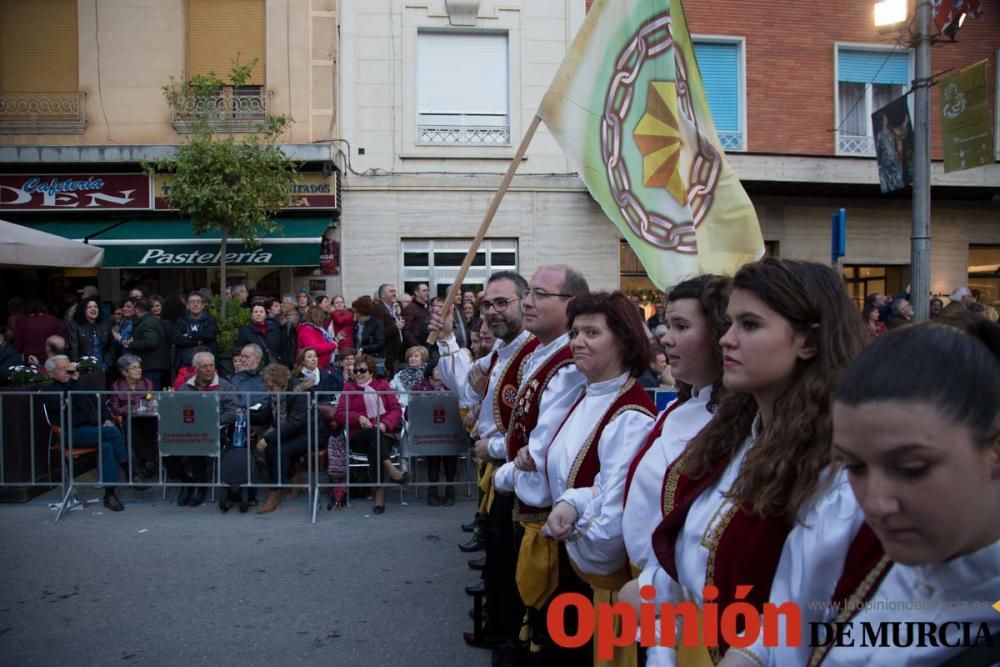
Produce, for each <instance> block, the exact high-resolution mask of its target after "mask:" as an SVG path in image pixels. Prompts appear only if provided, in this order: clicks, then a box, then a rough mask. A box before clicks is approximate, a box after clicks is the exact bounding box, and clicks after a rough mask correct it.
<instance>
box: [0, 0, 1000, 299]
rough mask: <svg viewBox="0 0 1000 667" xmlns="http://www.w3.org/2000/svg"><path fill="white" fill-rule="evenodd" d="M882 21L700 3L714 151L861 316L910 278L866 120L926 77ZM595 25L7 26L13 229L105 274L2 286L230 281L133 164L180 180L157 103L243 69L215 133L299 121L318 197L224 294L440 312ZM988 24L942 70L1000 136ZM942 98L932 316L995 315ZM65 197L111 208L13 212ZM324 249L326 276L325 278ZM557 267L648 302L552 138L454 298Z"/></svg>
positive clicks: (296, 13) (12, 9)
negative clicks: (380, 294)
mask: <svg viewBox="0 0 1000 667" xmlns="http://www.w3.org/2000/svg"><path fill="white" fill-rule="evenodd" d="M872 4H873V2H872V1H871V0H847V1H846V2H842V3H835V4H832V5H831V4H828V3H827V4H824V3H820V2H798V3H779V4H777V5H776V4H775V3H770V2H767V3H766V2H764V1H763V0H739V1H737V0H717V1H712V2H709V1H708V0H688V2H687V3H686V11H687V16H688V21H689V24H690V27H691V32H692V35H693V39H694V42H695V49H696V52H697V55H698V59H699V66H700V69H701V71H702V75H703V78H704V80H705V85H706V91H707V95H708V98H709V103H710V105H711V107H712V110H713V116H714V118H715V123H716V125H717V127H718V129H719V134H720V140H721V141H722V143H723V145H724V146H725V147H726V148H727V152H728V153H729V159H730V162H731V164H732V165H733V167H734V169H735V170H736V172H737V174H738V175H739V176H740V178H741V179H742V180H743V182H744V185H745V187H746V189H747V191H748V192H749V194H750V196H751V199H752V201H753V203H754V206H755V207H756V210H757V213H758V217H759V219H760V222H761V226H762V230H763V234H764V238H765V240H766V242H767V248H768V251H769V252H770V253H772V254H777V255H780V256H783V257H789V258H802V259H811V260H816V261H830V256H829V255H830V250H829V248H830V216H831V213H832V212H834V211H836V210H838V209H840V208H845V209H846V211H847V227H848V232H847V255H846V257H845V258H844V267H845V277H846V278H847V280H848V283H849V285H850V286H851V289H852V291H853V293H854V294H855V296H856V297H858V298H859V299H860V298H862V297H863V295H864V294H866V293H870V292H873V291H880V292H890V293H898V292H900V291H902V290H903V289H904V288H905V287H906V285H907V283H908V276H909V266H908V265H909V254H910V250H909V248H910V224H911V223H910V221H911V205H910V197H909V191H908V190H904V191H902V192H899V193H896V194H893V195H881V194H880V193H879V185H878V184H879V180H878V173H877V168H876V163H875V159H874V142H873V137H872V129H871V122H870V116H869V114H870V113H871V112H873V111H874V110H875V109H877V108H878V107H880V106H881V105H882V104H884V103H885V102H887V101H888V100H891V99H893V98H894V97H897V96H898V95H901V94H902V93H904V92H905V91H906V90H908V89H909V82H910V80H912V78H913V55H912V52H911V51H910V50H909V49H908V48H907V47H906V46H905V44H901V45H897V43H896V38H897V37H898V35H897V36H892V35H886V34H880V33H879V32H878V31H877V30H876V29H875V28H874V27H873V26H872V20H871V17H872ZM588 5H589V2H588V0H543V1H538V0H505V1H504V2H498V1H496V0H419V1H412V0H407V1H405V2H404V1H403V0H141V1H140V0H51V1H50V2H46V3H36V2H28V1H27V0H0V17H2V18H3V20H2V21H0V217H2V218H4V219H8V220H12V221H14V222H19V223H22V224H26V225H31V226H38V227H41V228H46V229H48V230H50V231H53V232H55V233H60V234H63V235H66V236H69V237H72V238H85V239H88V241H89V242H93V243H95V244H98V245H103V246H104V247H105V248H106V254H107V256H108V258H109V260H111V261H110V262H109V263H106V267H107V268H105V269H103V270H101V271H100V272H99V273H98V274H97V275H94V274H92V273H87V272H84V273H82V274H81V273H79V272H61V273H60V272H36V274H35V277H34V278H32V277H31V275H30V272H29V274H25V275H26V277H24V278H19V279H18V280H22V281H28V282H29V283H31V281H32V280H33V281H34V282H33V283H31V284H24V283H23V282H22V283H21V284H18V283H17V281H13V282H11V281H10V280H7V281H3V282H5V283H7V285H8V286H7V287H6V288H5V289H10V290H15V291H16V290H20V291H22V292H23V291H24V290H26V289H28V290H29V291H30V289H35V290H49V291H50V292H51V291H59V290H64V289H66V288H68V287H70V286H72V287H77V286H80V285H81V284H89V283H91V282H93V281H94V280H95V279H97V280H99V282H100V287H101V291H102V294H104V295H106V296H107V297H108V298H118V297H119V296H120V295H121V293H122V290H124V289H127V288H128V287H130V286H132V285H133V284H144V285H145V286H147V287H148V288H150V289H153V290H155V291H160V292H165V293H167V292H171V291H176V290H179V289H184V288H188V287H194V286H201V285H203V284H206V283H208V284H210V283H212V281H213V280H217V277H216V273H215V272H214V271H213V270H212V269H210V268H207V267H208V265H210V264H211V262H212V259H213V258H212V253H211V252H209V250H210V248H211V247H212V246H213V244H214V243H215V241H214V240H213V239H211V238H196V237H194V236H193V235H192V234H191V233H190V225H189V224H187V223H186V221H184V220H182V219H179V218H178V217H177V216H176V214H172V213H171V212H170V211H168V210H163V206H162V199H163V198H162V194H163V188H164V187H165V186H166V187H169V184H168V183H163V182H154V181H152V180H147V181H145V185H143V183H144V181H143V180H142V179H143V178H147V179H148V177H145V176H144V174H143V170H142V162H143V161H144V160H150V159H156V158H157V157H161V156H163V155H165V154H169V153H170V152H171V151H172V150H173V149H174V147H175V146H176V145H177V144H179V143H181V142H183V140H184V137H185V136H186V133H187V132H188V131H189V130H190V122H189V121H190V118H189V117H186V116H185V114H184V112H183V108H181V110H180V111H178V109H177V108H176V107H175V108H173V109H172V108H171V106H170V105H169V104H168V103H167V100H166V98H165V96H164V91H163V87H164V86H169V85H171V82H172V80H173V81H183V80H187V79H190V78H191V77H194V76H197V75H205V74H207V73H208V72H210V71H211V72H215V73H216V74H222V73H224V72H226V71H227V70H228V68H229V67H230V66H231V63H232V60H233V59H234V58H236V57H237V54H238V57H239V62H241V63H245V64H246V63H251V62H252V63H254V64H253V67H252V68H251V70H250V73H249V76H248V78H247V80H245V81H242V82H241V83H240V85H233V86H224V87H222V88H220V89H219V90H218V92H217V94H216V99H217V103H218V105H219V106H218V112H219V116H218V118H217V120H218V129H219V130H220V131H222V132H232V133H234V136H237V137H238V136H239V134H240V132H241V131H242V129H243V128H245V127H246V125H247V124H248V123H249V122H251V121H253V120H257V119H259V118H260V117H262V116H265V115H269V114H270V115H274V114H284V115H288V116H290V117H291V118H292V119H293V120H294V123H293V124H292V125H291V127H290V129H289V130H288V132H287V133H286V135H284V136H283V137H282V138H281V141H282V143H283V148H284V150H285V151H286V152H287V153H288V154H289V155H291V156H293V157H294V158H296V159H297V160H299V161H300V162H301V163H302V167H301V171H302V173H303V175H304V178H303V181H304V185H303V187H304V190H303V192H302V196H301V197H298V198H297V201H298V203H299V206H297V207H296V208H295V209H294V210H289V211H286V212H285V213H283V214H282V216H281V218H282V224H283V226H284V227H285V234H284V236H282V237H280V238H275V239H265V247H266V248H268V249H269V250H270V251H269V252H268V253H266V254H268V255H269V257H268V260H267V261H266V262H263V263H261V264H254V261H256V260H255V259H254V258H252V257H250V253H240V252H235V253H234V254H235V255H236V259H237V260H240V259H241V257H240V256H241V255H244V256H245V257H243V258H242V259H245V260H246V264H245V265H243V266H239V262H237V264H238V265H237V266H236V267H235V268H236V271H235V279H245V280H247V281H248V282H249V283H250V284H251V287H258V288H259V290H260V291H262V292H267V293H271V294H277V293H279V292H280V291H286V290H288V289H291V288H295V287H306V288H309V289H311V290H313V291H325V292H327V293H343V294H344V295H346V296H347V297H348V299H350V298H353V297H356V296H358V295H360V294H370V293H372V292H373V291H374V289H375V288H376V287H377V286H378V285H379V284H381V283H383V282H392V283H396V284H399V285H400V286H401V287H405V288H408V287H412V286H414V285H416V284H417V283H419V282H429V283H430V284H431V286H432V291H434V292H436V293H443V292H444V290H445V289H446V288H447V286H448V285H449V284H450V283H451V282H453V279H454V276H455V275H456V273H457V270H458V267H459V265H460V264H461V261H462V259H463V257H464V254H465V252H466V251H467V249H468V247H469V244H470V242H471V239H472V238H473V236H474V235H475V232H476V229H477V228H478V226H479V223H480V221H481V220H482V217H483V215H484V213H485V211H486V209H487V207H488V205H489V203H490V200H491V198H492V197H493V194H494V192H495V191H496V189H497V186H498V185H499V183H500V180H501V176H502V174H503V172H504V171H505V170H506V168H507V166H508V164H509V161H510V160H511V158H512V157H513V155H514V153H515V150H516V148H517V146H518V143H519V141H520V139H521V137H522V136H523V134H524V132H525V130H526V128H527V127H528V124H529V123H530V121H531V119H532V117H533V116H534V114H535V111H536V109H537V108H538V105H539V103H540V101H541V99H542V97H543V95H544V93H545V91H546V89H547V88H548V86H549V84H550V82H551V80H552V77H553V75H554V74H555V72H556V70H557V68H558V66H559V64H560V62H561V61H562V59H563V56H564V55H565V53H566V50H567V48H568V47H569V44H570V43H571V42H572V39H573V37H574V35H575V34H576V32H577V30H578V29H579V27H580V25H581V24H582V22H583V20H584V18H585V16H586V12H587V9H588ZM984 6H985V11H986V16H985V18H984V19H982V20H969V21H967V22H966V23H965V24H964V26H963V27H962V29H961V31H960V32H959V40H958V42H957V43H940V44H938V45H936V46H935V48H934V49H933V56H932V58H933V60H932V70H933V71H934V72H935V73H941V72H947V71H950V70H952V69H955V68H960V67H964V66H967V65H970V64H972V63H974V62H976V61H978V60H981V59H986V60H988V61H989V67H990V70H989V71H990V81H989V87H990V90H989V95H990V99H991V100H993V102H992V106H993V109H992V112H993V118H994V124H996V123H997V122H998V117H1000V114H998V113H997V111H998V109H997V107H998V105H1000V97H998V86H997V77H998V75H997V64H998V51H1000V6H997V4H996V3H995V2H992V3H991V2H986V3H984ZM937 94H938V93H937V89H936V88H935V89H934V92H933V99H932V118H933V120H932V128H933V133H932V137H933V138H932V144H933V145H932V156H933V158H934V160H935V161H934V163H933V165H932V185H933V191H932V236H933V245H932V276H931V279H932V290H933V291H934V292H935V293H941V294H946V293H948V292H950V291H951V289H952V288H954V287H955V286H958V285H962V284H971V285H972V286H973V287H974V288H975V289H978V290H979V291H980V292H981V294H982V295H983V299H984V300H986V301H991V302H997V301H1000V274H998V269H1000V165H998V164H996V163H994V164H991V165H988V166H985V167H980V168H976V169H972V170H967V171H961V172H954V173H950V174H945V173H944V171H943V168H942V165H941V162H940V159H941V155H942V154H941V138H940V129H939V127H938V125H939V124H938V122H937V111H936V110H937V104H938V99H937ZM995 134H996V135H997V137H1000V131H998V132H995ZM997 141H998V142H1000V138H998V139H997ZM997 153H998V154H1000V144H998V147H997ZM54 177H58V178H62V179H63V180H62V182H63V183H64V185H65V181H66V180H69V181H74V182H76V185H74V186H73V187H82V186H81V185H79V184H80V183H88V182H90V183H93V181H94V179H99V180H101V181H102V182H103V184H104V185H106V186H107V187H106V188H105V189H104V190H79V192H78V193H77V194H79V201H76V202H75V204H74V200H72V199H70V198H68V195H67V194H66V193H62V195H61V196H60V197H56V196H54V195H53V196H52V197H51V198H50V199H48V200H46V197H45V193H44V192H43V191H39V190H38V188H37V187H36V188H35V190H36V192H35V193H34V194H33V196H32V197H28V199H27V200H26V201H22V202H21V203H20V204H14V203H13V202H17V201H20V200H24V199H25V197H27V195H28V194H29V193H24V192H23V190H25V189H26V188H25V186H26V184H27V183H28V182H30V181H31V179H36V181H35V184H36V186H39V185H40V186H41V187H42V189H43V190H44V186H45V184H50V183H52V179H53V178H54ZM57 186H58V184H57V185H53V186H50V189H52V188H56V187H57ZM66 187H69V186H66ZM125 191H134V192H133V195H132V196H134V197H135V198H130V197H126V195H124V194H122V193H123V192H125ZM18 192H21V194H18ZM92 195H97V196H96V200H95V199H94V197H92ZM158 195H159V196H158ZM338 195H339V196H338ZM122 199H128V201H127V202H125V204H121V203H117V204H116V203H115V202H116V201H118V202H120V201H121V200H122ZM94 201H96V204H94V205H90V204H91V203H93V202H94ZM81 202H82V203H81ZM83 210H85V211H86V212H81V211H83ZM331 223H333V225H331ZM334 226H335V227H336V229H333V227H334ZM321 235H325V238H326V239H327V241H328V242H330V243H329V244H328V245H327V246H326V248H327V250H329V251H331V252H334V253H336V255H337V258H338V261H336V262H335V263H336V264H337V265H338V266H339V273H338V274H337V275H323V274H322V273H321V271H320V269H319V252H320V237H321ZM310 247H311V248H313V250H310V249H309V248H310ZM331 249H332V250H331ZM140 250H141V252H139V251H140ZM151 253H152V254H151ZM144 258H145V261H142V260H143V259H144ZM257 259H259V256H258V257H257ZM552 262H563V263H568V264H571V265H573V266H576V267H577V268H579V269H580V270H581V271H583V272H584V273H585V274H586V275H587V277H588V278H589V279H590V281H591V284H592V285H593V286H594V287H595V288H601V289H614V288H619V287H620V288H622V289H625V290H627V291H632V292H639V293H642V294H645V295H649V293H650V290H651V288H652V285H651V283H650V282H649V281H648V279H647V278H646V277H645V274H644V272H643V271H642V267H641V266H640V265H639V264H638V262H637V261H636V259H635V257H634V255H633V254H632V253H631V251H630V250H629V249H628V248H627V246H625V245H624V244H623V242H622V240H621V235H620V234H619V233H618V231H617V230H616V229H615V228H614V226H613V225H611V224H610V223H609V222H608V221H607V219H606V218H605V216H604V215H603V213H602V212H601V210H600V208H599V207H598V206H597V204H596V203H594V201H593V200H592V199H591V197H590V196H589V194H588V193H587V192H586V190H585V188H584V187H583V185H582V182H581V181H580V180H579V179H578V178H577V177H576V175H575V174H574V173H573V169H572V167H571V165H570V164H569V163H568V161H567V160H566V159H565V157H564V156H563V154H562V152H561V150H560V149H559V147H558V145H557V144H556V143H555V141H554V140H553V139H552V137H551V135H550V134H549V133H548V132H547V130H546V129H545V127H544V125H543V126H542V127H541V128H540V129H539V131H538V133H537V134H536V135H535V137H534V139H533V141H532V142H531V145H530V147H529V149H528V151H527V153H526V155H525V158H524V160H523V161H522V163H521V164H520V166H519V169H518V175H517V176H516V177H515V178H514V180H513V184H512V186H511V189H510V191H509V192H508V194H507V196H506V197H505V199H504V201H503V203H502V205H501V207H500V209H499V211H498V213H497V216H496V218H495V220H494V222H493V224H492V226H491V228H490V231H489V234H488V236H487V240H486V242H485V243H484V244H483V246H482V247H481V249H480V253H479V255H478V256H477V258H476V261H475V262H474V264H473V268H472V271H471V272H470V274H469V277H468V278H467V280H466V285H467V286H469V287H471V288H474V287H476V286H478V285H482V284H483V282H484V281H485V278H486V276H487V275H488V274H489V273H490V272H491V271H494V270H498V269H505V268H514V269H517V270H519V271H521V272H522V273H524V274H530V273H531V272H532V271H533V270H534V268H535V267H537V266H539V265H542V264H546V263H552ZM203 267H204V268H203Z"/></svg>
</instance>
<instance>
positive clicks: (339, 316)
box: [326, 294, 354, 347]
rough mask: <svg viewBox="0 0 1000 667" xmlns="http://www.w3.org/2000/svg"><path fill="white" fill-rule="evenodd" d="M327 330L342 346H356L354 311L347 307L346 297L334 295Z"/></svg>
mask: <svg viewBox="0 0 1000 667" xmlns="http://www.w3.org/2000/svg"><path fill="white" fill-rule="evenodd" d="M330 303H331V308H332V310H331V311H330V318H329V319H328V320H327V323H326V326H327V330H328V331H329V332H330V333H331V334H333V338H334V339H335V340H336V341H337V344H338V345H340V346H341V347H354V313H353V312H351V310H350V309H349V308H348V307H347V302H346V301H345V300H344V297H342V296H340V295H339V294H338V295H337V296H335V297H333V301H331V302H330Z"/></svg>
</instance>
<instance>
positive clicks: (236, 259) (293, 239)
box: [34, 218, 330, 269]
mask: <svg viewBox="0 0 1000 667" xmlns="http://www.w3.org/2000/svg"><path fill="white" fill-rule="evenodd" d="M275 222H277V223H278V225H279V228H278V231H276V232H275V233H273V234H270V235H268V236H266V237H262V238H261V239H259V240H260V245H259V246H257V247H256V248H254V249H252V250H251V249H248V248H245V247H244V246H243V244H242V243H241V242H240V241H239V239H235V240H230V241H229V243H228V244H227V246H226V263H227V264H229V265H231V266H319V253H320V237H321V236H322V235H323V232H324V231H325V230H326V228H327V226H328V225H329V224H330V219H329V218H275ZM34 227H35V228H37V229H41V230H44V231H47V232H49V233H51V234H58V235H59V236H64V237H66V238H72V239H77V240H80V239H83V238H87V239H88V242H89V243H91V244H92V245H95V246H99V247H101V248H104V264H103V267H104V268H106V269H108V268H138V267H144V268H161V269H169V268H197V267H205V268H208V267H211V266H215V265H217V264H218V263H219V260H220V257H219V241H220V239H221V234H219V233H218V232H210V233H206V234H202V235H197V234H195V233H194V231H193V230H192V229H191V223H190V222H189V221H188V220H185V219H181V218H168V219H133V220H127V221H125V222H121V223H118V224H115V223H109V222H108V221H103V222H101V223H92V222H73V223H71V222H65V223H41V224H38V225H34Z"/></svg>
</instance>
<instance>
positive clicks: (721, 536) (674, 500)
mask: <svg viewBox="0 0 1000 667" xmlns="http://www.w3.org/2000/svg"><path fill="white" fill-rule="evenodd" d="M730 458H731V457H729V456H728V455H727V456H724V457H722V458H721V459H720V460H719V461H717V462H716V464H715V465H714V466H713V467H712V469H711V470H709V472H708V473H707V474H706V475H704V476H703V477H702V478H701V479H692V478H690V477H688V476H687V475H685V474H683V473H681V472H680V469H681V467H682V465H683V462H684V460H685V459H686V457H685V456H681V457H679V458H678V459H677V460H676V461H674V462H673V463H672V464H671V465H670V467H669V468H667V474H666V476H665V477H664V480H663V515H664V519H663V521H662V522H661V523H660V525H659V526H658V527H657V528H656V530H655V531H654V532H653V551H654V552H655V553H656V557H657V559H658V560H659V561H660V565H662V566H663V569H665V570H666V571H667V573H668V574H669V575H670V576H671V577H673V579H674V581H677V563H676V560H675V553H674V552H675V548H676V544H677V538H678V536H679V535H680V533H681V530H682V529H683V528H684V522H685V520H686V519H687V515H688V512H689V511H690V509H691V505H692V504H694V501H695V500H697V499H698V497H699V496H700V495H701V494H702V493H704V491H705V489H706V488H708V487H709V486H710V485H711V484H712V483H714V482H715V481H716V480H718V479H719V477H720V476H722V474H723V472H724V471H725V470H726V467H727V465H728V464H729V462H730ZM792 527H793V522H792V521H790V520H788V519H787V518H785V517H783V516H773V515H768V516H764V517H762V516H760V515H759V514H757V513H755V512H753V511H751V510H750V509H749V508H748V507H745V506H744V507H740V508H738V509H736V510H735V511H733V512H730V513H728V514H727V515H726V516H724V517H722V518H721V519H720V520H719V522H718V523H716V524H715V525H714V526H713V529H712V530H711V532H710V533H709V534H708V535H706V539H707V540H708V544H707V545H706V546H707V547H708V549H709V552H710V555H709V559H708V571H707V572H706V573H705V583H706V585H708V584H712V585H715V586H717V587H718V589H719V597H718V599H717V600H716V603H717V604H718V605H719V606H718V608H719V609H725V608H726V606H727V605H729V604H730V603H732V602H735V592H736V587H737V586H746V585H751V586H753V588H752V590H751V592H750V594H749V595H748V596H747V597H746V598H743V600H744V601H745V602H749V603H750V604H752V605H753V606H754V608H755V609H757V611H758V612H760V613H763V609H764V603H766V602H767V601H768V599H769V597H770V593H771V583H772V580H773V579H774V573H775V571H776V570H777V568H778V561H779V559H780V558H781V551H782V549H783V547H784V545H785V538H786V537H788V533H789V532H790V531H791V529H792ZM740 630H742V628H740ZM719 644H720V648H711V649H709V653H710V654H711V655H712V658H713V659H714V660H715V662H718V661H719V660H720V659H721V657H722V655H723V654H724V653H725V652H726V650H728V649H729V645H728V644H726V643H725V642H724V641H723V640H722V638H721V637H720V639H719Z"/></svg>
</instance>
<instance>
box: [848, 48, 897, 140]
mask: <svg viewBox="0 0 1000 667" xmlns="http://www.w3.org/2000/svg"><path fill="white" fill-rule="evenodd" d="M909 81H910V59H909V55H908V54H907V53H905V52H896V51H885V50H882V51H876V50H865V49H849V48H843V47H838V49H837V154H839V155H867V156H874V155H875V142H874V140H873V138H872V122H871V115H872V114H873V113H875V111H877V110H878V109H881V108H882V107H884V106H885V105H886V104H888V103H889V102H891V101H893V100H894V99H896V98H897V97H899V96H900V95H902V94H903V93H904V92H905V91H906V88H907V84H908V83H909Z"/></svg>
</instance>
